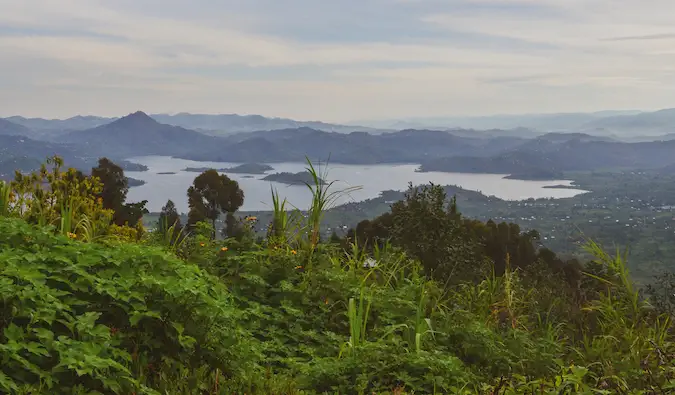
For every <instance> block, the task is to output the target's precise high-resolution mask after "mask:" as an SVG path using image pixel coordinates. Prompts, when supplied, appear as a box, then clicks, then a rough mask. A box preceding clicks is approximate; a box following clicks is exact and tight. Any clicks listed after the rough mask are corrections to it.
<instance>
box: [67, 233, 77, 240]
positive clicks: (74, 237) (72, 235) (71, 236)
mask: <svg viewBox="0 0 675 395" xmlns="http://www.w3.org/2000/svg"><path fill="white" fill-rule="evenodd" d="M68 237H69V238H71V239H77V235H76V234H75V233H70V232H68Z"/></svg>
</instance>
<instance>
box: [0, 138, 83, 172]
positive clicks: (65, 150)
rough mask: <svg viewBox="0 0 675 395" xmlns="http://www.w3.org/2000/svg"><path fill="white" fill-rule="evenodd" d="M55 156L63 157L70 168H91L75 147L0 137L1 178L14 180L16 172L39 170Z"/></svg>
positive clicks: (27, 139)
mask: <svg viewBox="0 0 675 395" xmlns="http://www.w3.org/2000/svg"><path fill="white" fill-rule="evenodd" d="M54 155H59V156H61V157H62V158H63V159H64V161H65V164H66V166H69V167H75V168H78V169H86V168H87V167H91V166H90V164H91V163H92V162H88V161H87V160H85V159H84V158H82V157H81V156H80V155H79V154H78V153H77V150H76V149H74V148H73V147H69V146H66V145H62V144H55V143H49V142H44V141H36V140H32V139H29V138H27V137H24V136H9V135H0V178H3V179H7V178H12V177H13V176H14V170H19V171H21V172H30V171H33V170H38V169H39V168H40V164H42V163H43V162H44V161H45V159H47V158H48V157H52V156H54Z"/></svg>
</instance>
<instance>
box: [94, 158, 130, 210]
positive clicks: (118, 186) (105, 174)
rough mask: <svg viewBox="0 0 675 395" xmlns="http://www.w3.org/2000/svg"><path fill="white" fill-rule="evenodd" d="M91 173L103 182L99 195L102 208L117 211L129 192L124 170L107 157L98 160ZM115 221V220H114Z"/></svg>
mask: <svg viewBox="0 0 675 395" xmlns="http://www.w3.org/2000/svg"><path fill="white" fill-rule="evenodd" d="M91 175H92V176H93V177H98V178H99V180H101V183H102V184H103V190H102V191H101V193H100V194H99V197H100V198H101V199H103V208H106V209H109V210H115V212H116V213H117V211H118V210H119V209H120V208H121V207H122V206H124V202H125V201H126V199H127V193H128V192H129V182H128V180H127V178H126V177H125V176H124V170H123V169H122V168H121V167H120V166H118V165H116V164H115V163H113V162H112V161H111V160H110V159H108V158H101V159H99V160H98V166H97V167H94V168H92V169H91ZM115 222H116V223H117V221H115Z"/></svg>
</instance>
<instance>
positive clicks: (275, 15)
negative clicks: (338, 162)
mask: <svg viewBox="0 0 675 395" xmlns="http://www.w3.org/2000/svg"><path fill="white" fill-rule="evenodd" d="M670 8H671V5H670V0H644V1H641V2H636V1H634V0H536V1H535V0H342V1H340V2H334V1H328V0H284V1H278V0H250V1H241V0H192V1H186V0H21V1H16V0H0V9H1V10H2V12H0V53H2V54H3V61H2V62H0V100H2V102H3V103H9V104H7V105H3V108H2V109H0V111H2V112H3V114H0V115H13V114H16V113H19V114H24V115H32V116H39V115H43V116H69V115H74V114H76V113H98V114H104V115H120V114H124V113H127V112H130V111H133V110H136V109H139V108H140V109H143V110H147V111H153V112H162V111H195V112H197V111H198V112H228V113H229V112H242V113H263V114H266V115H276V116H292V117H296V118H301V119H307V118H313V119H326V120H335V121H344V120H350V119H357V118H392V117H402V116H425V115H454V114H477V113H495V112H499V113H503V112H505V111H506V112H508V111H514V112H536V111H543V110H554V111H556V110H559V111H576V110H588V111H594V110H600V109H607V108H619V107H623V106H625V105H629V107H636V108H656V107H663V106H667V105H668V104H669V102H672V101H673V99H675V92H670V91H667V90H665V89H664V87H665V86H672V83H673V82H675V76H674V75H673V72H672V71H671V67H670V66H669V65H671V64H672V63H673V61H674V60H675V51H673V50H672V48H673V47H674V46H673V44H675V33H674V32H673V29H672V27H671V26H672V25H673V23H672V22H673V17H672V16H671V13H669V12H668V11H669V10H670ZM624 95H629V96H630V100H628V99H627V98H625V97H622V96H624Z"/></svg>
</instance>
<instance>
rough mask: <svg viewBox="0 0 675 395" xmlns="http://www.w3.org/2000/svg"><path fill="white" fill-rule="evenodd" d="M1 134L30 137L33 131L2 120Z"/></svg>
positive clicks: (0, 124)
mask: <svg viewBox="0 0 675 395" xmlns="http://www.w3.org/2000/svg"><path fill="white" fill-rule="evenodd" d="M0 134H1V135H11V136H26V137H29V136H30V135H31V134H32V131H31V130H30V129H28V128H27V127H25V126H23V125H19V124H17V123H14V122H10V121H8V120H6V119H2V118H0Z"/></svg>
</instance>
